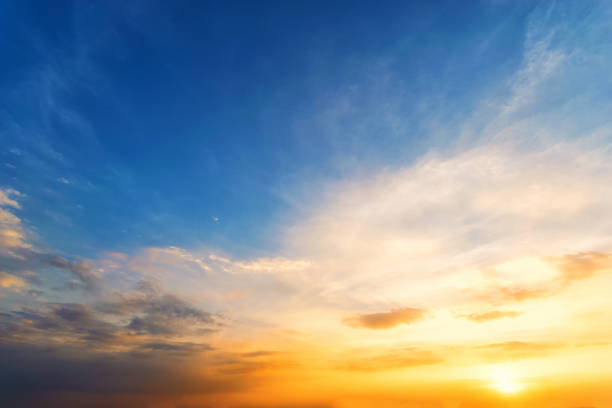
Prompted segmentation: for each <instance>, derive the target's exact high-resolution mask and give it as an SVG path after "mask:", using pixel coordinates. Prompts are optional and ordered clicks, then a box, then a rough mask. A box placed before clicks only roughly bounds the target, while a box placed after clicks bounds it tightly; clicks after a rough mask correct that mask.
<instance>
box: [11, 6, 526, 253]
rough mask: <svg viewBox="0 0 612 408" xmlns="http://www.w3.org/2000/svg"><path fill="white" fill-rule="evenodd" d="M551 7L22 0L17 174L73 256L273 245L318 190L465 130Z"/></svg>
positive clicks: (17, 34)
mask: <svg viewBox="0 0 612 408" xmlns="http://www.w3.org/2000/svg"><path fill="white" fill-rule="evenodd" d="M533 7H534V4H533V3H531V2H516V1H508V2H500V1H495V2H493V1H483V2H463V1H436V2H407V1H398V2H391V1H384V2H380V1H377V2H372V1H370V2H355V1H351V2H331V3H330V2H252V1H247V2H227V1H224V2H203V1H193V2H190V1H168V2H154V1H130V2H125V1H98V2H95V1H91V2H90V1H76V2H64V1H54V2H45V1H38V2H37V1H33V2H31V1H17V2H9V1H4V2H2V3H1V4H0V50H1V51H0V141H1V144H2V147H3V148H2V150H1V152H0V162H1V164H2V169H1V170H0V186H3V187H5V188H7V187H10V188H14V189H16V190H18V191H20V192H22V193H24V194H25V195H26V196H27V199H25V200H21V202H22V205H23V208H22V213H23V215H24V217H23V218H24V219H25V220H28V222H30V223H31V224H32V225H36V233H37V235H38V236H39V237H40V239H41V240H42V244H43V245H49V246H53V247H54V248H57V249H59V250H63V251H66V252H70V253H79V254H82V255H85V256H89V255H91V254H95V253H96V251H99V250H102V249H104V250H112V249H117V248H123V249H125V248H126V247H128V248H129V247H130V246H134V247H136V246H143V245H160V246H163V245H180V246H190V245H196V244H197V245H210V246H214V247H220V248H224V249H226V250H229V251H235V252H243V253H255V252H262V251H263V252H265V251H266V248H270V247H273V246H274V245H277V244H278V242H276V241H275V239H274V238H272V237H271V236H270V234H268V233H267V231H268V230H269V228H270V226H271V225H274V223H275V222H276V220H277V219H278V218H279V217H284V216H285V215H286V214H288V213H291V212H292V211H295V207H296V203H295V201H293V200H296V201H297V202H299V201H300V200H301V199H303V198H304V197H303V191H308V188H305V187H304V186H312V185H316V184H317V183H319V182H320V181H322V180H328V179H334V178H341V177H343V176H344V175H346V174H349V173H351V172H354V171H356V170H357V169H359V171H365V172H367V170H368V168H369V167H370V166H395V165H402V164H405V163H409V162H410V161H411V160H414V158H415V157H416V156H417V155H420V154H422V153H423V152H426V151H427V150H429V149H431V148H433V147H436V146H442V145H444V144H445V143H447V142H448V141H449V140H452V139H453V138H454V137H455V136H457V135H456V134H453V130H452V126H448V124H452V123H455V122H456V121H459V120H461V118H462V117H464V116H465V115H468V114H469V112H470V109H471V108H472V107H473V106H474V105H475V104H476V103H477V102H478V101H479V100H480V98H481V96H482V95H483V94H484V93H485V92H486V93H487V94H489V95H490V94H491V93H495V92H497V90H499V92H503V89H502V87H501V85H500V83H502V81H500V78H504V77H505V75H507V73H508V72H512V71H514V70H516V68H517V66H518V65H519V64H520V63H521V56H522V47H523V44H524V41H525V39H524V38H523V37H524V32H525V24H526V23H527V22H526V20H525V16H526V15H527V14H528V13H529V12H530V11H531V10H532V9H533ZM435 123H445V124H446V127H445V129H447V131H446V132H434V131H433V130H432V129H433V128H435V126H434V124H435ZM215 217H216V218H218V221H215Z"/></svg>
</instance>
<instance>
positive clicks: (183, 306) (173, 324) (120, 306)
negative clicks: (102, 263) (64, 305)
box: [96, 282, 219, 335]
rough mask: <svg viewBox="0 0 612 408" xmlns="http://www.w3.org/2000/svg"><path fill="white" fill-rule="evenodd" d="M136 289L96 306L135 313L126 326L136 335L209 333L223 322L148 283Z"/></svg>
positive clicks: (103, 310) (109, 311)
mask: <svg viewBox="0 0 612 408" xmlns="http://www.w3.org/2000/svg"><path fill="white" fill-rule="evenodd" d="M137 289H138V290H137V291H136V292H132V293H130V294H125V293H117V294H115V295H114V297H113V298H112V299H111V300H107V301H105V302H101V303H99V304H98V305H97V306H96V308H97V309H98V310H99V311H100V312H101V313H104V314H108V315H117V316H125V315H129V314H131V315H132V316H131V318H130V320H129V323H128V324H127V326H126V328H127V329H129V330H130V332H131V333H133V334H152V335H170V334H179V333H184V332H194V333H195V332H197V333H200V334H205V333H209V332H211V331H213V330H215V329H216V327H217V326H218V325H219V323H218V322H217V320H216V319H215V317H214V316H213V315H212V314H211V313H208V312H205V311H202V310H200V309H198V308H196V307H194V306H192V305H190V304H189V303H188V302H186V301H185V300H183V299H181V298H179V297H178V296H175V295H169V294H163V293H160V291H159V290H158V289H157V288H155V287H154V286H153V285H152V284H150V283H148V282H142V283H140V284H139V285H138V287H137Z"/></svg>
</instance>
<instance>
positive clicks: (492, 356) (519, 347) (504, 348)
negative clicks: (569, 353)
mask: <svg viewBox="0 0 612 408" xmlns="http://www.w3.org/2000/svg"><path fill="white" fill-rule="evenodd" d="M563 347H566V345H565V344H561V343H542V342H523V341H505V342H499V343H489V344H484V345H481V346H478V347H476V348H475V350H476V351H478V352H480V353H481V355H482V356H483V357H485V358H486V359H488V360H495V361H498V360H514V359H522V358H531V357H542V356H544V355H547V354H549V353H550V352H553V351H555V350H558V349H561V348H563Z"/></svg>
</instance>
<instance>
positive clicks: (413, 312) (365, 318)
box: [345, 307, 425, 329]
mask: <svg viewBox="0 0 612 408" xmlns="http://www.w3.org/2000/svg"><path fill="white" fill-rule="evenodd" d="M424 317H425V310H423V309H417V308H412V307H405V308H402V309H394V310H390V311H388V312H380V313H369V314H362V315H357V316H353V317H351V318H348V319H346V320H345V322H346V323H347V324H348V325H349V326H352V327H364V328H366V329H388V328H391V327H395V326H397V325H398V324H411V323H414V322H417V321H419V320H422V319H423V318H424Z"/></svg>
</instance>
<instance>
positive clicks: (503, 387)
mask: <svg viewBox="0 0 612 408" xmlns="http://www.w3.org/2000/svg"><path fill="white" fill-rule="evenodd" d="M490 381H491V383H490V387H491V388H493V389H494V390H495V391H497V392H499V393H501V394H505V395H513V394H516V393H518V392H521V391H522V390H523V389H524V388H525V386H524V385H523V384H522V383H521V382H520V381H519V380H518V379H517V376H516V373H515V372H514V371H513V370H512V369H510V368H508V367H496V368H495V369H494V370H493V371H492V372H491V373H490Z"/></svg>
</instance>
